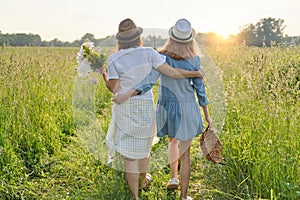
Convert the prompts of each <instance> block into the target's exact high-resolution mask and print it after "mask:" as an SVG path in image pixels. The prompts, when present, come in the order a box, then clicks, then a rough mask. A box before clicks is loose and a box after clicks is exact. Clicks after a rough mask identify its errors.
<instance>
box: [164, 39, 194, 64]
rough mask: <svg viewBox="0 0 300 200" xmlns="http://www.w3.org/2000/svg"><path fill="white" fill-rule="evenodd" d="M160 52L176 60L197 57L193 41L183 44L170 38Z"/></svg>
mask: <svg viewBox="0 0 300 200" xmlns="http://www.w3.org/2000/svg"><path fill="white" fill-rule="evenodd" d="M160 52H161V53H163V54H166V55H168V56H170V57H171V58H174V59H176V60H179V59H188V58H192V57H194V56H195V55H196V51H195V47H194V41H193V40H192V41H190V42H186V43H183V42H177V41H175V40H173V39H172V38H168V40H167V42H166V43H165V45H164V46H163V47H162V49H161V50H160Z"/></svg>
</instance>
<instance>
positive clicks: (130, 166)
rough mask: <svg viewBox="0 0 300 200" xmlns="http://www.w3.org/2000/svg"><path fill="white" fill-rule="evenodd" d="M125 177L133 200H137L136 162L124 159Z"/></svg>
mask: <svg viewBox="0 0 300 200" xmlns="http://www.w3.org/2000/svg"><path fill="white" fill-rule="evenodd" d="M124 162H125V170H126V172H125V177H126V180H127V183H128V186H129V189H130V191H131V193H132V194H133V196H134V199H135V200H138V199H139V197H138V178H139V174H138V167H137V161H136V160H129V159H125V160H124Z"/></svg>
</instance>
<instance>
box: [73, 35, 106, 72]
mask: <svg viewBox="0 0 300 200" xmlns="http://www.w3.org/2000/svg"><path fill="white" fill-rule="evenodd" d="M100 52H101V48H100V47H97V48H95V45H94V43H93V42H90V41H86V42H84V43H83V44H82V45H81V47H80V50H79V52H78V53H77V57H76V59H77V63H78V75H79V77H87V76H88V75H89V73H90V72H100V71H101V70H100V68H101V67H103V66H104V63H105V61H106V59H107V57H108V55H106V54H105V53H103V52H102V53H100Z"/></svg>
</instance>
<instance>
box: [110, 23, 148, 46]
mask: <svg viewBox="0 0 300 200" xmlns="http://www.w3.org/2000/svg"><path fill="white" fill-rule="evenodd" d="M142 33H143V29H142V28H141V27H137V26H136V25H135V23H134V22H133V21H132V20H131V19H125V20H123V21H121V22H120V24H119V32H118V33H117V35H116V38H117V40H119V41H120V42H131V41H134V40H136V39H137V38H138V37H139V36H140V35H141V34H142Z"/></svg>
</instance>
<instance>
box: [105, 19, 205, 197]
mask: <svg viewBox="0 0 300 200" xmlns="http://www.w3.org/2000/svg"><path fill="white" fill-rule="evenodd" d="M142 32H143V29H142V28H140V27H137V26H136V25H135V24H134V22H133V21H132V20H131V19H125V20H123V21H121V22H120V24H119V31H118V33H117V35H116V38H117V52H115V53H113V54H112V55H110V57H109V59H108V73H107V74H106V72H105V71H104V72H102V74H103V77H104V80H105V83H106V86H107V88H108V89H109V90H110V91H111V92H113V93H114V94H124V93H127V92H128V91H130V90H132V88H135V86H137V85H138V84H139V82H141V81H142V80H143V79H144V78H145V77H146V76H147V75H148V74H149V73H150V72H151V70H152V68H155V69H157V70H158V71H159V72H161V73H163V74H165V75H167V76H170V77H172V78H185V77H200V78H202V75H203V71H201V70H199V71H185V70H180V69H174V68H172V67H170V66H169V65H168V64H166V60H165V57H163V56H161V55H160V54H159V53H158V52H156V51H155V50H154V49H152V48H149V47H142V38H141V34H142ZM154 133H155V111H154V104H153V94H152V90H149V91H148V92H146V93H145V94H143V95H138V96H134V97H131V98H129V100H127V101H126V102H124V103H122V104H114V105H113V107H112V118H111V121H110V126H109V129H108V132H107V136H106V144H107V145H108V147H109V149H110V151H111V152H114V151H116V152H118V153H120V154H121V155H122V156H123V158H124V164H125V173H126V175H125V176H126V180H127V182H128V185H129V188H130V190H131V192H132V194H133V196H134V198H135V199H138V187H139V184H138V179H139V175H140V180H141V185H140V187H141V188H142V189H144V190H146V189H147V187H148V184H149V182H150V180H151V176H150V174H148V173H146V172H147V171H148V165H149V158H150V147H151V144H152V139H153V136H154Z"/></svg>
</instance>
